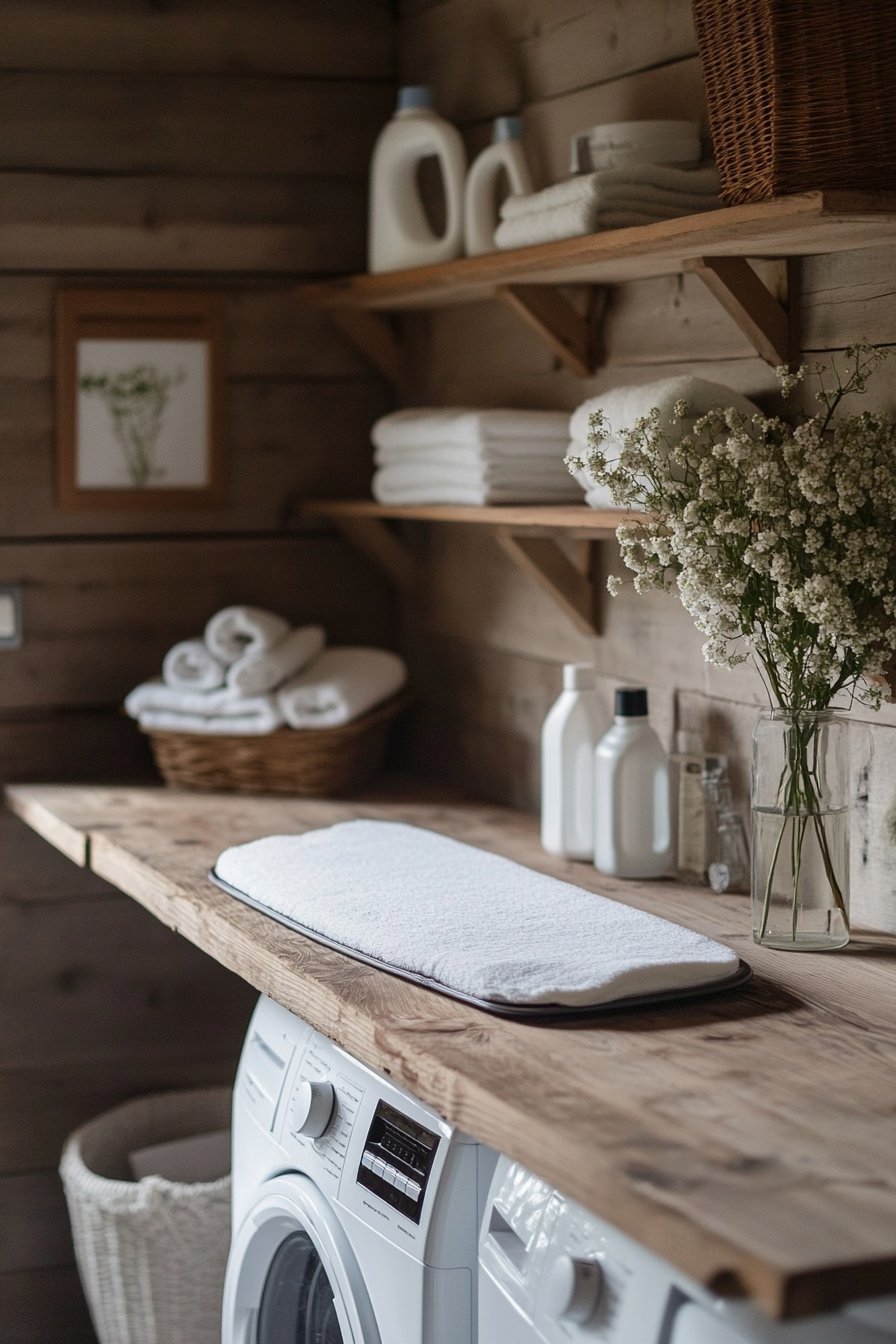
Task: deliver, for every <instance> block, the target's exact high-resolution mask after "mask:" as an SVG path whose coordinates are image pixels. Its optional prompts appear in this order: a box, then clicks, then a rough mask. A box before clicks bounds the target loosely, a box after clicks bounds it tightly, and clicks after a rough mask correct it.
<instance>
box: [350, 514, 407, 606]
mask: <svg viewBox="0 0 896 1344" xmlns="http://www.w3.org/2000/svg"><path fill="white" fill-rule="evenodd" d="M332 521H333V523H334V524H335V526H336V527H337V528H338V529H339V531H340V532H341V533H342V535H343V536H344V537H345V539H346V541H348V542H350V543H351V544H352V546H354V548H355V550H356V551H360V553H361V555H363V556H364V557H365V559H367V560H369V561H370V563H371V564H372V565H373V566H374V567H375V568H376V569H378V570H379V571H380V572H381V573H382V574H385V576H386V578H387V579H388V580H389V582H390V583H394V584H395V587H396V588H398V589H399V590H400V591H401V592H402V593H404V594H405V596H406V597H409V598H411V599H412V600H414V601H416V600H417V599H419V597H420V594H421V592H422V588H423V575H422V571H421V569H420V566H419V565H418V563H417V559H416V556H414V555H413V554H412V552H411V551H410V550H408V548H407V546H405V544H404V542H403V541H402V540H401V538H400V537H398V536H396V534H395V533H394V532H393V531H392V529H391V528H390V527H389V525H388V523H384V522H383V521H382V519H380V518H333V520H332Z"/></svg>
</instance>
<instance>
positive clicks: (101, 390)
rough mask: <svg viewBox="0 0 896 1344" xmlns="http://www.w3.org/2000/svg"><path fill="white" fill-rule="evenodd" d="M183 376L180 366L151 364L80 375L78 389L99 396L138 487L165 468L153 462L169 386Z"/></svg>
mask: <svg viewBox="0 0 896 1344" xmlns="http://www.w3.org/2000/svg"><path fill="white" fill-rule="evenodd" d="M185 378H186V374H185V373H184V371H183V369H177V370H176V372H174V373H171V374H169V373H163V372H162V371H161V370H160V369H158V368H157V367H156V366H155V365H154V364H138V365H136V367H134V368H132V369H125V370H123V371H122V372H121V373H118V374H110V373H100V374H96V373H85V374H83V375H82V376H81V380H80V382H79V384H78V385H79V387H80V389H81V391H82V392H83V393H84V394H85V395H86V396H92V395H93V396H98V397H99V398H100V399H101V400H102V402H103V404H104V405H105V407H106V410H107V411H108V412H109V418H110V420H111V424H112V433H113V434H114V436H115V439H116V440H117V442H118V444H119V446H120V448H121V451H122V454H123V455H124V460H125V464H126V466H127V471H128V475H129V476H130V479H131V482H132V483H133V485H135V486H136V487H137V489H143V488H145V487H146V486H147V485H149V484H150V482H151V481H163V480H164V479H165V476H166V474H167V469H166V468H165V467H161V466H158V465H157V464H156V461H155V452H156V447H157V444H158V441H159V435H160V433H161V431H162V425H163V423H164V416H165V408H166V407H167V405H168V401H169V397H170V393H171V389H172V388H173V387H175V386H177V384H178V383H182V382H184V380H185Z"/></svg>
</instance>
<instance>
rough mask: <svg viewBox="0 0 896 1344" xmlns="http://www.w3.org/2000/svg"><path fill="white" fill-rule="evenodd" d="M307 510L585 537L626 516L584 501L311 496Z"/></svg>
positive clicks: (339, 516) (611, 528) (610, 530)
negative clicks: (485, 503) (483, 503)
mask: <svg viewBox="0 0 896 1344" xmlns="http://www.w3.org/2000/svg"><path fill="white" fill-rule="evenodd" d="M302 507H303V509H304V510H305V512H306V513H314V514H319V515H320V516H321V517H323V518H330V519H333V520H334V521H335V520H337V519H345V518H408V519H422V520H423V521H424V522H429V523H472V524H475V525H476V526H479V527H489V528H499V527H506V528H509V529H510V530H511V531H513V532H518V531H522V530H526V531H529V530H532V531H543V532H572V533H574V534H575V533H578V534H579V535H580V536H582V537H586V536H589V537H590V536H607V535H610V534H613V533H615V531H616V528H617V527H618V526H619V524H620V523H621V522H623V521H624V520H625V519H626V518H629V517H635V516H636V515H634V514H629V513H627V512H626V510H624V509H589V508H588V507H587V506H586V505H583V504H500V505H493V506H491V507H480V506H476V505H472V504H377V503H376V501H375V500H372V499H310V500H306V501H305V503H304V504H303V505H302Z"/></svg>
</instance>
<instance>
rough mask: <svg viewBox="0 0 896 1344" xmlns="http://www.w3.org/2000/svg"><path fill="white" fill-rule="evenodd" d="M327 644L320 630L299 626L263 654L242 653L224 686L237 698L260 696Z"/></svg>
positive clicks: (229, 669) (303, 665)
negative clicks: (241, 696) (235, 693)
mask: <svg viewBox="0 0 896 1344" xmlns="http://www.w3.org/2000/svg"><path fill="white" fill-rule="evenodd" d="M326 642H327V637H326V634H325V632H324V629H323V626H320V625H302V626H300V627H299V628H298V630H292V631H291V632H290V633H289V634H288V635H287V636H286V638H285V639H281V641H280V643H279V644H275V645H274V647H273V648H272V649H270V650H269V651H268V652H267V653H244V654H243V656H242V658H237V660H236V662H235V663H231V664H230V667H229V668H228V670H227V685H228V686H230V687H231V688H232V689H233V690H235V691H238V692H239V693H240V694H241V695H264V694H265V693H266V692H267V691H272V690H274V689H275V688H276V687H277V686H279V685H280V684H281V683H282V682H284V681H286V679H287V677H294V676H295V675H296V673H297V672H301V671H302V669H303V668H305V667H307V666H308V664H309V663H310V662H311V661H312V660H313V659H314V658H316V657H317V655H318V654H319V653H320V651H321V649H322V648H323V647H324V645H325V644H326Z"/></svg>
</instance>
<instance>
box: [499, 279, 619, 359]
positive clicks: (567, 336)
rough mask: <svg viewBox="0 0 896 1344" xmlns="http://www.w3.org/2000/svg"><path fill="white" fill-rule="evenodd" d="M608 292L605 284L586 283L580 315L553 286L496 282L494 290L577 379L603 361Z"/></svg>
mask: <svg viewBox="0 0 896 1344" xmlns="http://www.w3.org/2000/svg"><path fill="white" fill-rule="evenodd" d="M608 292H609V291H608V289H607V286H606V285H589V286H588V296H587V303H586V308H585V313H584V314H582V313H580V312H578V311H577V310H576V309H575V308H574V307H573V305H572V304H571V303H570V302H569V300H568V299H567V298H566V296H565V295H564V294H563V293H562V291H561V290H559V289H558V288H557V286H556V285H499V286H498V288H497V289H496V291H495V293H496V297H497V298H499V299H503V300H504V302H505V303H507V304H509V306H510V307H511V308H512V309H513V310H514V312H515V313H517V314H518V315H519V316H520V317H521V318H522V319H523V321H524V322H525V323H526V325H527V326H529V327H531V328H532V330H533V331H534V332H536V333H537V334H538V336H540V338H541V339H542V340H543V341H544V343H545V344H546V345H547V346H548V347H549V349H551V350H553V352H554V354H555V355H556V356H557V357H558V358H559V359H560V360H562V362H563V363H564V364H565V366H566V367H567V368H568V369H569V370H570V371H571V372H572V373H574V374H575V375H576V376H577V377H578V378H590V377H591V375H592V374H593V373H595V372H596V370H597V369H598V368H599V367H600V365H601V363H602V362H603V317H604V312H605V310H606V306H607V294H608Z"/></svg>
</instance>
